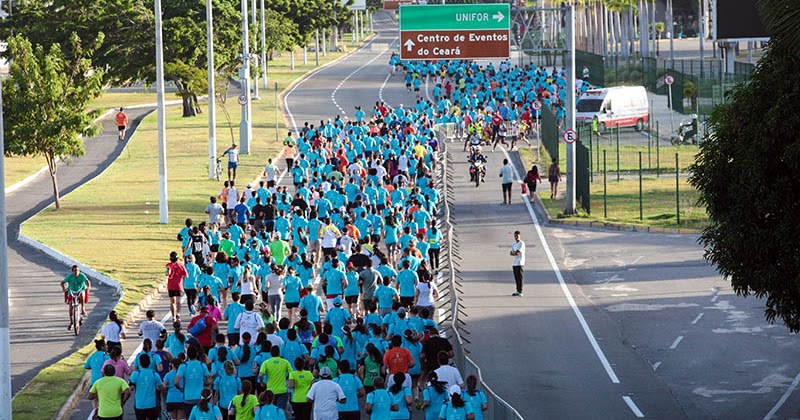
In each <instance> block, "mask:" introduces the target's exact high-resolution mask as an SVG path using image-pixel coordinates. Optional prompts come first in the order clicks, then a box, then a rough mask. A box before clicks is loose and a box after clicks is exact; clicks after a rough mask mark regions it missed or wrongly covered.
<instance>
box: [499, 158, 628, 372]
mask: <svg viewBox="0 0 800 420" xmlns="http://www.w3.org/2000/svg"><path fill="white" fill-rule="evenodd" d="M500 149H501V150H502V151H503V154H504V155H505V157H506V159H508V161H509V162H511V156H509V155H508V151H507V150H506V148H505V147H503V146H500ZM511 168H512V169H514V176H515V177H516V179H517V180H520V179H522V178H521V177H520V176H519V172H518V171H517V167H516V165H513V164H512V165H511ZM520 195H521V198H522V202H523V203H525V206H526V207H527V208H528V213H529V214H530V216H531V220H533V226H534V227H535V228H536V233H537V234H538V235H539V241H540V242H541V243H542V249H544V252H545V255H546V256H547V259H548V261H549V262H550V266H551V267H552V269H553V272H554V273H555V274H556V278H557V279H558V283H559V284H560V285H561V290H562V291H563V292H564V296H565V297H566V298H567V302H569V306H570V307H571V308H572V312H573V313H574V314H575V317H576V318H577V319H578V323H580V325H581V328H583V333H584V334H586V338H587V339H588V340H589V344H591V346H592V349H594V352H595V354H596V355H597V358H598V359H600V363H601V364H602V365H603V368H604V369H605V371H606V374H607V375H608V378H609V379H610V380H611V382H612V383H615V384H618V383H620V382H619V378H618V377H617V374H616V373H615V372H614V368H612V367H611V363H609V362H608V359H607V358H606V355H605V353H603V349H601V348H600V344H598V342H597V338H595V336H594V334H593V333H592V330H591V328H589V324H588V323H587V322H586V318H584V317H583V313H582V312H581V310H580V308H579V307H578V304H577V303H576V302H575V299H574V298H573V297H572V292H570V291H569V287H567V283H566V282H565V281H564V276H562V275H561V270H560V269H559V268H558V264H557V263H556V260H555V258H554V257H553V252H552V251H551V250H550V246H549V245H548V244H547V239H545V237H544V232H542V227H541V224H540V223H539V218H538V217H536V213H535V212H534V211H533V207H531V203H530V200H528V197H527V195H526V194H520Z"/></svg>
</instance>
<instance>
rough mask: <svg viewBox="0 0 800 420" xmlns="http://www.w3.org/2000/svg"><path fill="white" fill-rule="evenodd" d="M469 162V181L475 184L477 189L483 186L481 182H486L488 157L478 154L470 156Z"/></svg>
mask: <svg viewBox="0 0 800 420" xmlns="http://www.w3.org/2000/svg"><path fill="white" fill-rule="evenodd" d="M467 161H468V162H469V163H470V165H469V181H470V182H474V183H475V187H476V188H477V187H478V186H480V185H481V182H486V156H484V155H482V154H480V153H477V154H470V156H468V158H467Z"/></svg>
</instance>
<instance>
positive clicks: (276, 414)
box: [255, 404, 286, 420]
mask: <svg viewBox="0 0 800 420" xmlns="http://www.w3.org/2000/svg"><path fill="white" fill-rule="evenodd" d="M255 420H286V413H284V412H283V410H281V409H280V408H278V407H276V406H275V405H273V404H269V405H265V406H261V407H259V408H257V409H256V416H255Z"/></svg>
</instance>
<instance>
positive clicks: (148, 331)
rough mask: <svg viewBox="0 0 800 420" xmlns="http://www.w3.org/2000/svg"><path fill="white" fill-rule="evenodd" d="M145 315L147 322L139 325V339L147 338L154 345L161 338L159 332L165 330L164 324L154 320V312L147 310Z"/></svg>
mask: <svg viewBox="0 0 800 420" xmlns="http://www.w3.org/2000/svg"><path fill="white" fill-rule="evenodd" d="M145 314H146V315H147V321H144V322H142V323H141V324H139V337H142V338H143V339H145V338H149V339H150V341H152V342H153V345H155V344H156V341H157V340H158V338H159V337H161V331H164V330H165V328H164V324H162V323H160V322H158V321H156V320H155V317H156V311H154V310H152V309H149V310H148V311H147V312H146V313H145Z"/></svg>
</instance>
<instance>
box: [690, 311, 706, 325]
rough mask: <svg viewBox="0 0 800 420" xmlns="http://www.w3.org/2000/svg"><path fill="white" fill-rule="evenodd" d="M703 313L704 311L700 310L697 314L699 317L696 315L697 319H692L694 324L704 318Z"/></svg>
mask: <svg viewBox="0 0 800 420" xmlns="http://www.w3.org/2000/svg"><path fill="white" fill-rule="evenodd" d="M703 314H704V312H700V313H699V314H697V317H695V319H694V320H693V321H692V325H696V324H697V323H698V322H699V321H700V319H701V318H703Z"/></svg>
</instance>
